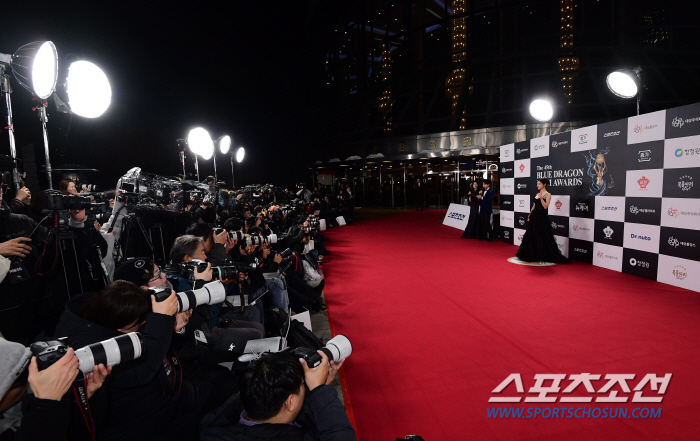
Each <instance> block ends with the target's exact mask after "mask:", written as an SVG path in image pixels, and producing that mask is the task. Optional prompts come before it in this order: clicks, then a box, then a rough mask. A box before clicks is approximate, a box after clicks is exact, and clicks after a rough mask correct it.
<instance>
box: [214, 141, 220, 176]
mask: <svg viewBox="0 0 700 441" xmlns="http://www.w3.org/2000/svg"><path fill="white" fill-rule="evenodd" d="M214 180H215V181H216V182H219V175H217V174H216V149H214Z"/></svg>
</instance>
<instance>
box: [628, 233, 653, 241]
mask: <svg viewBox="0 0 700 441" xmlns="http://www.w3.org/2000/svg"><path fill="white" fill-rule="evenodd" d="M630 237H631V238H632V239H638V240H651V237H649V236H638V235H636V234H634V233H631V234H630Z"/></svg>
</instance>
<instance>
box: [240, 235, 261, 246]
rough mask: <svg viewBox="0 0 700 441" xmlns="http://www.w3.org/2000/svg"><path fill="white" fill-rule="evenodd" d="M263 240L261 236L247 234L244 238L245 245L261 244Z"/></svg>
mask: <svg viewBox="0 0 700 441" xmlns="http://www.w3.org/2000/svg"><path fill="white" fill-rule="evenodd" d="M263 242H265V240H264V238H263V236H248V237H246V238H245V243H246V245H262V244H263Z"/></svg>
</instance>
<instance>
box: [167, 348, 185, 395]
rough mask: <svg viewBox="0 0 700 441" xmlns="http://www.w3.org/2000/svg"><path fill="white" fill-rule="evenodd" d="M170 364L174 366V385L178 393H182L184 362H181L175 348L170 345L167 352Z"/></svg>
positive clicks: (172, 372)
mask: <svg viewBox="0 0 700 441" xmlns="http://www.w3.org/2000/svg"><path fill="white" fill-rule="evenodd" d="M166 357H167V362H168V365H170V367H171V368H172V371H171V372H170V373H171V374H172V380H173V382H172V386H173V390H174V391H175V393H176V394H179V393H180V390H181V389H182V364H180V359H179V358H178V356H177V354H176V353H175V350H174V349H173V348H172V347H168V353H167V354H166Z"/></svg>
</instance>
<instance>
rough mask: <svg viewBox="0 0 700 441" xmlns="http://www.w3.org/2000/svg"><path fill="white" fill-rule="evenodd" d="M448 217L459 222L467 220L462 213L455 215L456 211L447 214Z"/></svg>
mask: <svg viewBox="0 0 700 441" xmlns="http://www.w3.org/2000/svg"><path fill="white" fill-rule="evenodd" d="M447 217H448V218H450V219H456V220H458V221H462V220H464V218H465V215H464V214H462V213H455V212H454V211H452V212H450V213H448V214H447Z"/></svg>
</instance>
